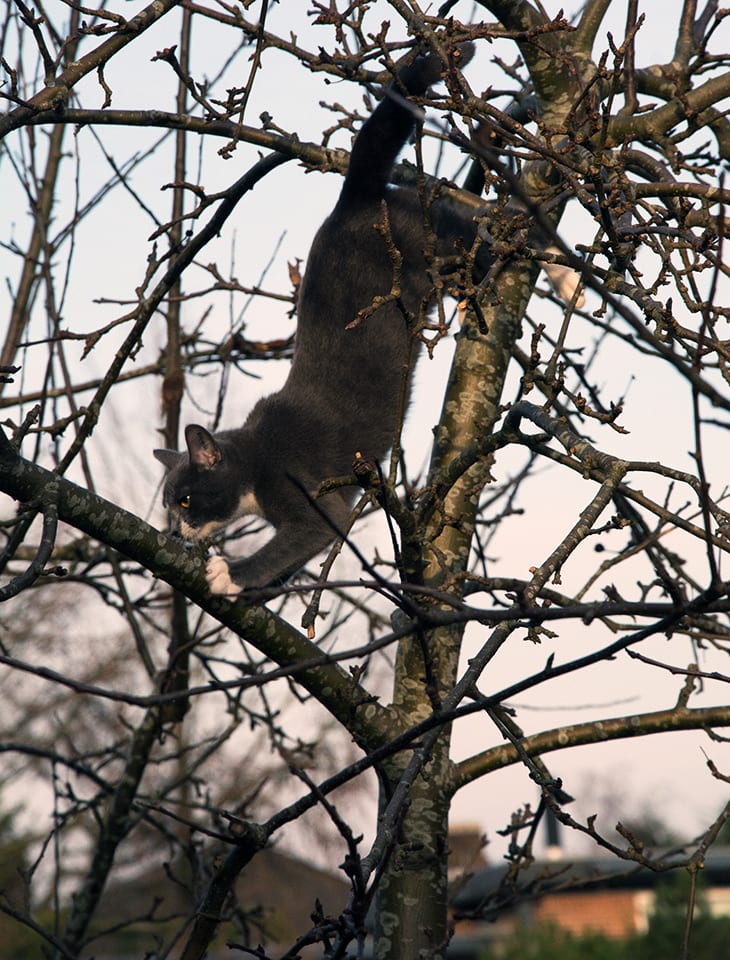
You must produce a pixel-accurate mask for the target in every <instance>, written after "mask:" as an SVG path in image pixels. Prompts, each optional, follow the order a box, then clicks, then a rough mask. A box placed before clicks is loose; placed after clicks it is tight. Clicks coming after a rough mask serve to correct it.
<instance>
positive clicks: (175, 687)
mask: <svg viewBox="0 0 730 960" xmlns="http://www.w3.org/2000/svg"><path fill="white" fill-rule="evenodd" d="M191 28H192V13H191V11H190V9H189V8H188V7H186V8H185V9H184V10H183V18H182V26H181V33H180V54H179V56H180V72H181V74H182V76H181V77H180V79H179V81H178V88H177V112H178V113H179V114H180V115H181V116H182V115H184V114H185V113H186V111H187V84H186V83H185V80H184V78H186V77H187V76H188V70H189V63H190V41H191ZM186 146H187V133H186V131H185V130H178V131H177V133H176V135H175V178H174V186H173V202H172V223H171V225H170V230H169V238H170V246H171V247H172V248H173V250H179V249H180V247H181V246H182V243H183V214H184V212H185V209H184V207H185V191H184V189H183V186H182V184H183V183H184V182H185V173H186ZM182 290H183V288H182V275H179V276H178V277H177V278H176V279H175V282H174V283H173V285H172V287H171V288H170V294H169V296H168V300H167V347H166V349H165V373H164V378H163V381H162V412H163V415H164V418H165V423H164V427H163V432H164V437H165V446H166V447H167V448H168V449H169V450H177V447H178V438H179V430H180V406H181V402H182V396H183V390H184V387H185V371H184V368H183V364H182V354H181V345H182V320H181V314H182V302H183V301H182ZM189 680H190V630H189V628H188V614H187V602H186V600H185V597H184V596H183V595H182V594H181V593H179V592H178V591H177V590H173V591H172V606H171V610H170V643H169V646H168V666H167V670H166V675H165V679H164V681H163V685H162V690H163V692H164V693H173V692H175V693H177V692H181V691H183V690H185V689H186V688H187V686H188V683H189ZM186 710H187V701H186V700H184V699H180V700H176V701H173V702H172V703H171V704H169V705H168V707H167V708H166V710H165V716H164V719H165V720H169V721H172V722H178V721H180V720H182V718H183V717H184V716H185V712H186Z"/></svg>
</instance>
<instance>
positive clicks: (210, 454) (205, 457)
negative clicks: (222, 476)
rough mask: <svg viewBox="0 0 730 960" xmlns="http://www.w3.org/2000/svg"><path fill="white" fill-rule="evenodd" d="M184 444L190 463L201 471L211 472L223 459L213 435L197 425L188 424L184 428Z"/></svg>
mask: <svg viewBox="0 0 730 960" xmlns="http://www.w3.org/2000/svg"><path fill="white" fill-rule="evenodd" d="M185 442H186V443H187V445H188V454H189V455H190V462H191V463H193V464H195V466H196V467H200V469H201V470H212V469H213V467H217V466H218V464H219V463H220V462H221V460H222V459H223V454H222V453H221V448H220V447H219V446H218V444H217V443H216V442H215V438H214V437H213V435H212V434H210V433H208V431H207V430H206V429H205V427H200V426H198V424H197V423H189V424H188V425H187V427H185Z"/></svg>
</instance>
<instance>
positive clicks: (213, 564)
mask: <svg viewBox="0 0 730 960" xmlns="http://www.w3.org/2000/svg"><path fill="white" fill-rule="evenodd" d="M205 579H206V580H207V581H208V589H209V590H210V592H211V593H213V594H215V595H216V596H219V597H230V598H231V599H233V598H234V597H237V596H238V594H239V593H240V592H241V587H239V585H238V584H237V583H234V582H233V580H231V569H230V567H229V566H228V561H227V560H226V559H225V558H224V557H218V556H215V557H211V558H210V559H209V560H208V565H207V567H206V569H205Z"/></svg>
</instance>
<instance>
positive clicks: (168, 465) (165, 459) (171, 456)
mask: <svg viewBox="0 0 730 960" xmlns="http://www.w3.org/2000/svg"><path fill="white" fill-rule="evenodd" d="M152 453H153V454H154V457H155V460H159V461H160V463H161V464H162V466H163V467H164V468H165V469H166V470H167V471H168V472H169V471H170V470H172V469H173V467H176V466H177V465H178V463H179V462H180V459H181V457H182V454H181V453H178V452H177V450H153V451H152Z"/></svg>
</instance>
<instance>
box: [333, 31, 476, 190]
mask: <svg viewBox="0 0 730 960" xmlns="http://www.w3.org/2000/svg"><path fill="white" fill-rule="evenodd" d="M458 52H459V66H464V65H466V64H467V63H468V62H469V61H470V60H471V58H472V56H473V54H474V45H473V44H472V43H462V44H460V46H459V47H458ZM442 69H443V65H442V62H441V59H440V58H439V57H437V56H435V55H434V54H427V55H426V56H422V57H418V58H417V59H416V60H414V61H413V63H410V64H408V65H407V66H405V67H403V68H402V69H401V70H400V71H399V73H398V77H397V80H396V81H395V82H394V83H392V84H391V85H390V86H389V87H388V89H387V90H386V91H385V94H384V96H383V99H382V100H381V101H380V103H379V104H378V106H377V107H376V108H375V110H374V111H373V113H372V114H371V115H370V117H368V119H367V120H366V121H365V123H364V124H363V125H362V127H361V129H360V132H359V133H358V135H357V137H356V139H355V143H354V145H353V148H352V153H351V154H350V165H349V168H348V171H347V175H346V176H345V182H344V184H343V186H342V193H341V194H340V201H341V202H342V201H344V202H345V203H348V204H349V203H355V202H357V201H372V200H378V199H379V198H380V197H382V196H384V194H385V188H386V186H387V185H388V180H389V179H390V173H391V170H392V169H393V164H394V163H395V161H396V158H397V156H398V154H399V153H400V151H401V149H402V148H403V146H404V144H405V142H406V140H407V139H408V137H409V136H410V134H411V132H412V131H413V128H414V127H415V124H416V118H417V117H418V108H417V107H416V106H415V105H414V104H412V103H409V101H408V100H407V99H406V97H407V96H415V97H418V96H422V95H423V94H424V93H425V92H426V91H427V90H428V88H429V87H430V86H431V84H432V83H436V81H437V80H438V79H439V78H440V77H441V74H442Z"/></svg>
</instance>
